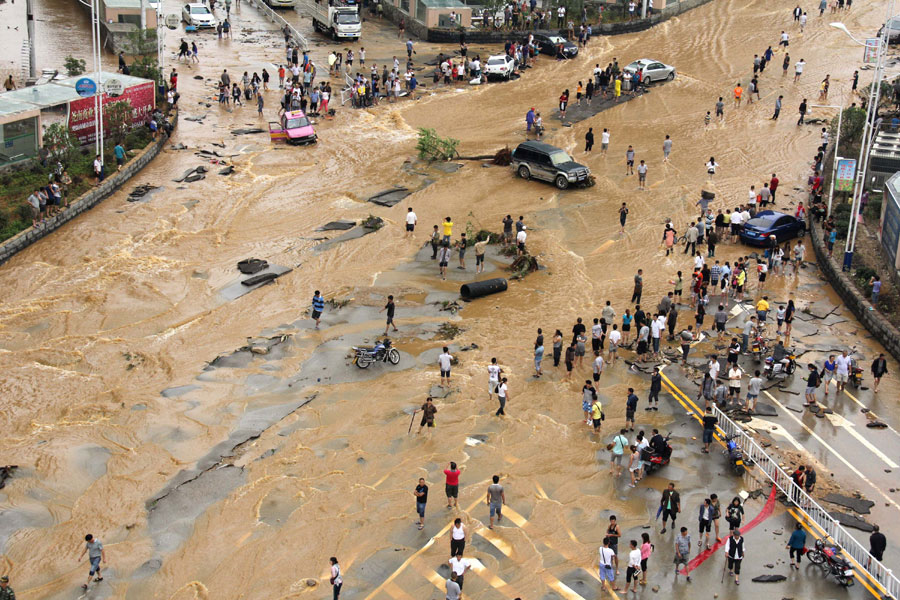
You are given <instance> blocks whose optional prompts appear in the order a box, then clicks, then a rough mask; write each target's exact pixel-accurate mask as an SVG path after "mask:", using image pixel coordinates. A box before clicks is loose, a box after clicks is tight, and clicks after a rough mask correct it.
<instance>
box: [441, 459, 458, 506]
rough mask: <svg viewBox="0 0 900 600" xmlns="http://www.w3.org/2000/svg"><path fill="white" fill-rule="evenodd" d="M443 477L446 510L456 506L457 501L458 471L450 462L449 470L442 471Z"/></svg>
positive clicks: (453, 463) (454, 464)
mask: <svg viewBox="0 0 900 600" xmlns="http://www.w3.org/2000/svg"><path fill="white" fill-rule="evenodd" d="M444 475H446V476H447V479H446V481H445V482H444V490H445V491H446V492H447V508H451V507H453V506H457V505H458V504H457V503H458V500H459V469H457V468H456V463H455V462H451V463H450V468H449V469H444Z"/></svg>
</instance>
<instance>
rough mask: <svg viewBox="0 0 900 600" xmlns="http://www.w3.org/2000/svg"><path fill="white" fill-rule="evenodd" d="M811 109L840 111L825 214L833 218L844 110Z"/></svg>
mask: <svg viewBox="0 0 900 600" xmlns="http://www.w3.org/2000/svg"><path fill="white" fill-rule="evenodd" d="M810 108H836V109H837V110H838V126H837V133H836V134H835V136H834V160H832V161H831V187H830V189H829V190H828V212H827V213H825V214H826V216H829V217H830V216H831V202H832V199H833V198H834V177H835V175H836V174H837V163H838V154H837V153H838V146H839V145H840V142H841V119H842V117H843V116H844V109H843V107H841V106H835V105H833V104H811V105H810Z"/></svg>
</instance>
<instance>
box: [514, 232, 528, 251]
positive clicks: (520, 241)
mask: <svg viewBox="0 0 900 600" xmlns="http://www.w3.org/2000/svg"><path fill="white" fill-rule="evenodd" d="M527 238H528V234H527V233H525V226H524V225H522V230H521V231H519V233H518V234H517V235H516V246H517V247H518V249H519V250H518V255H519V256H522V255H523V254H525V240H526V239H527Z"/></svg>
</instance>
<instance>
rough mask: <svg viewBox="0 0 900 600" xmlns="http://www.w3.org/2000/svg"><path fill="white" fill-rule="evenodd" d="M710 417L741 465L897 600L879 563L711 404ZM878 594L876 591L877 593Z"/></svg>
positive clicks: (897, 583)
mask: <svg viewBox="0 0 900 600" xmlns="http://www.w3.org/2000/svg"><path fill="white" fill-rule="evenodd" d="M711 406H712V411H713V414H715V416H716V418H717V419H718V421H719V429H720V430H721V432H722V433H723V434H724V435H725V437H731V436H734V440H735V441H736V442H737V444H738V445H739V446H740V447H741V450H742V451H743V453H744V460H745V462H746V461H747V459H749V460H750V461H752V463H753V466H754V467H755V468H756V469H758V470H759V472H761V473H762V474H764V475H765V476H766V477H768V478H769V480H771V481H772V483H774V484H775V485H776V486H778V489H779V490H781V491H782V492H783V493H784V494H785V495H786V496H787V497H789V498H790V499H791V501H792V502H793V504H794V506H795V507H796V508H797V510H799V511H800V512H802V513H803V514H804V515H805V516H806V518H807V519H809V520H810V521H811V522H813V523H815V524H816V525H818V526H819V527H820V528H821V530H822V531H823V532H824V533H825V535H827V536H828V537H830V538H831V540H832V541H833V542H834V543H836V544H837V545H839V546H840V547H841V550H842V551H843V553H844V555H845V556H847V557H850V558H852V560H853V561H855V562H856V566H857V568H858V569H864V570H866V571H868V573H869V574H870V575H871V576H872V579H873V580H874V581H876V582H877V583H878V584H879V585H880V586H881V587H882V588H883V591H884V596H883V597H884V598H890V599H892V600H897V599H898V598H900V580H898V579H897V577H896V576H895V575H894V574H893V572H892V571H891V569H889V568H887V567H886V566H885V565H883V564H882V563H881V562H880V561H878V560H876V559H875V558H874V557H873V556H872V555H871V554H869V551H868V550H867V549H866V548H865V547H864V546H863V545H862V544H860V543H859V542H858V541H856V538H854V537H853V536H852V535H850V533H849V532H848V531H847V530H846V529H844V527H843V526H841V524H840V523H838V522H837V521H836V520H835V519H834V518H833V517H832V516H831V515H829V514H828V511H826V510H825V509H824V508H822V507H821V506H820V505H819V503H818V502H816V501H815V500H813V499H812V498H811V497H810V496H809V495H808V494H807V493H806V492H805V491H804V490H803V488H801V487H800V486H798V485H797V484H795V483H794V481H793V480H792V479H791V476H790V474H788V473H787V472H786V471H784V470H783V469H782V468H781V467H779V466H778V462H777V461H776V460H775V459H773V458H772V457H770V456H769V455H768V454H766V452H765V450H763V449H762V447H761V446H760V445H759V444H757V443H756V441H755V440H754V439H753V438H751V437H750V436H749V435H747V433H746V432H745V431H744V430H743V429H741V427H740V426H739V425H738V424H737V423H735V422H734V421H732V420H731V419H730V418H729V417H728V415H726V414H725V413H724V412H722V411H721V410H720V409H719V408H718V407H717V406H715V404H711ZM879 591H880V590H879Z"/></svg>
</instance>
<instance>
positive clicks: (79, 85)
mask: <svg viewBox="0 0 900 600" xmlns="http://www.w3.org/2000/svg"><path fill="white" fill-rule="evenodd" d="M75 91H76V92H78V95H79V96H82V97H85V98H86V97H88V96H93V95H94V94H96V93H97V84H96V83H94V80H93V79H91V78H89V77H82V78H81V79H79V80H78V81H76V82H75Z"/></svg>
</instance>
